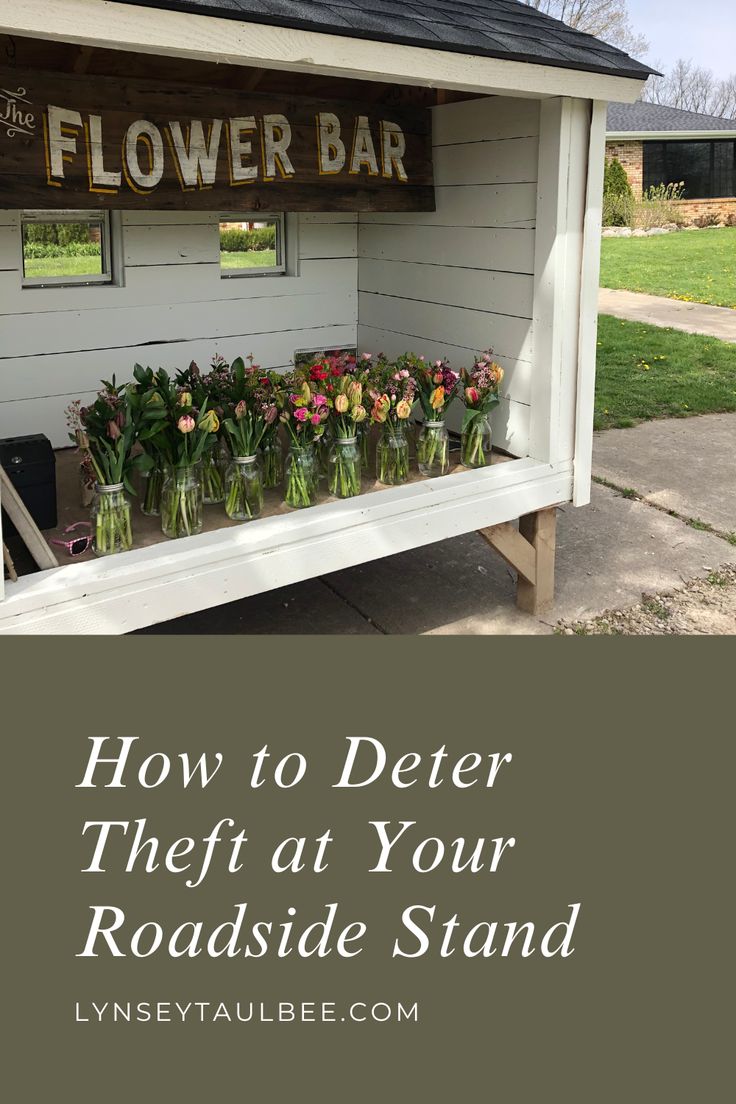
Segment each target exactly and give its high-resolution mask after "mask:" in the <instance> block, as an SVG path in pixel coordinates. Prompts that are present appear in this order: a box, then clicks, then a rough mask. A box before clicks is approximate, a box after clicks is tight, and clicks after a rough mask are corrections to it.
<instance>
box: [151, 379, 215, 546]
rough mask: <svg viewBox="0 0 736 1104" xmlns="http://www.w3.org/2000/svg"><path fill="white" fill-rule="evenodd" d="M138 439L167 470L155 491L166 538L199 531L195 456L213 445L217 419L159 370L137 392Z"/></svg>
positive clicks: (200, 496)
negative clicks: (158, 493)
mask: <svg viewBox="0 0 736 1104" xmlns="http://www.w3.org/2000/svg"><path fill="white" fill-rule="evenodd" d="M138 399H139V412H140V419H141V428H140V430H139V434H138V436H139V440H140V441H141V443H142V444H143V445H144V447H145V446H146V445H149V447H151V448H152V449H153V450H155V451H156V453H157V454H158V455H159V456H161V457H164V458H165V460H166V463H167V472H166V477H165V480H164V486H163V491H162V495H161V528H162V530H163V532H164V534H165V535H166V536H167V537H185V536H186V537H189V536H192V535H193V534H195V533H199V532H201V530H202V521H203V518H202V507H203V504H204V495H203V489H202V477H201V468H200V461H201V459H202V456H203V455H204V453H205V452H206V451H207V450H208V449H211V448H213V447H214V445H215V442H216V440H217V432H218V430H219V428H220V420H219V418H218V416H217V414H216V413H215V411H214V410H209V409H208V408H207V399H205V400H204V402H203V405H202V406H201V407H200V408H199V409H198V408H197V407H196V406H195V405H194V402H193V397H192V393H191V392H190V391H181V390H179V388H177V387H176V385H175V384H173V383H172V382H171V381H170V380H169V378H168V376H167V375H166V373H165V372H163V371H159V372H158V373H157V379H156V385H155V388H154V389H153V390H150V391H148V392H144V393H143V394H141V395H139V396H138Z"/></svg>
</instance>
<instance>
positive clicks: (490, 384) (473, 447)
mask: <svg viewBox="0 0 736 1104" xmlns="http://www.w3.org/2000/svg"><path fill="white" fill-rule="evenodd" d="M492 354H493V350H492V349H488V350H487V352H485V353H482V354H481V356H480V357H479V358H478V360H477V361H476V362H475V364H474V365H473V368H472V369H471V370H470V371H469V372H468V371H467V370H466V369H463V372H462V382H463V391H462V393H461V399H462V401H463V403H464V404H465V414H464V416H463V424H462V437H461V446H460V449H461V452H460V455H461V460H462V463H463V464H464V465H465V466H466V467H467V468H483V467H485V466H486V465H487V464H490V462H491V427H490V424H489V422H488V415H489V413H490V412H491V410H493V408H494V406H498V404H499V402H500V399H499V397H498V388H499V385H500V383H501V380H502V379H503V368H502V367H501V366H500V364H496V362H495V361H494V360H493V355H492Z"/></svg>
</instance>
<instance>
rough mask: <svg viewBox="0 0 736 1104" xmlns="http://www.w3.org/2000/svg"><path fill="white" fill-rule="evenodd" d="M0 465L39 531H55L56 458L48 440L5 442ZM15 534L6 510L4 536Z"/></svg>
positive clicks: (33, 438) (34, 437) (39, 436)
mask: <svg viewBox="0 0 736 1104" xmlns="http://www.w3.org/2000/svg"><path fill="white" fill-rule="evenodd" d="M0 464H1V465H2V466H3V468H4V469H5V474H6V475H7V477H8V479H9V480H10V482H11V483H12V484H13V486H14V487H15V489H16V491H17V492H18V494H19V495H20V497H21V498H22V500H23V502H24V503H25V505H26V507H27V509H28V512H29V514H30V515H31V517H32V518H33V520H34V521H35V523H36V525H37V526H38V528H39V529H55V528H56V521H57V516H56V457H55V456H54V450H53V449H52V447H51V442H50V441H49V439H48V437H44V435H43V434H42V433H32V434H30V435H29V436H27V437H5V438H3V439H2V440H0ZM15 533H16V528H15V526H14V525H13V523H12V522H11V521H10V518H9V517H8V516H7V514H6V512H5V510H3V534H4V535H11V536H12V535H14V534H15Z"/></svg>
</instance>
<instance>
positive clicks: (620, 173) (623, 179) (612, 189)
mask: <svg viewBox="0 0 736 1104" xmlns="http://www.w3.org/2000/svg"><path fill="white" fill-rule="evenodd" d="M633 211H634V193H633V192H632V191H631V185H630V184H629V178H628V176H627V175H626V169H625V168H624V167H623V165H622V164H621V162H620V161H619V160H618V158H616V157H612V158H611V160H610V161H606V167H605V169H604V172H603V225H604V226H630V225H631V219H632V215H633Z"/></svg>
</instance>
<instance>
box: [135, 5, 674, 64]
mask: <svg viewBox="0 0 736 1104" xmlns="http://www.w3.org/2000/svg"><path fill="white" fill-rule="evenodd" d="M118 2H119V3H125V4H135V5H136V6H138V7H141V6H142V7H149V8H165V9H169V10H171V11H182V12H190V13H194V14H196V15H210V16H219V17H221V18H225V19H237V20H240V21H242V22H245V23H265V24H268V25H270V26H277V27H293V28H297V29H299V30H308V31H320V32H322V33H323V34H334V35H341V36H344V37H349V38H366V39H371V40H373V41H377V42H396V43H401V44H403V45H409V46H420V47H423V48H424V49H434V50H448V51H452V52H454V53H460V54H473V55H476V56H477V55H484V56H487V57H493V58H503V59H505V60H509V61H523V62H532V63H535V64H537V65H550V66H555V67H558V68H564V69H580V70H585V71H587V72H592V73H605V74H607V75H608V76H615V77H633V78H635V79H638V80H644V79H645V78H646V77H647V76H648V75H649V74H650V73H653V72H654V70H653V69H651V68H650V67H649V66H647V65H643V64H642V63H641V62H638V61H635V60H634V59H633V58H631V57H629V55H628V54H625V53H624V52H623V51H621V50H618V49H616V47H614V46H609V45H608V44H607V43H605V42H601V41H600V39H597V38H593V37H592V35H587V34H583V33H582V32H580V31H576V30H573V29H572V28H571V27H568V26H567V25H566V24H565V23H561V22H560V21H559V20H558V19H552V18H551V17H550V16H548V15H545V14H544V13H543V12H540V11H537V10H536V8H531V7H529V6H528V5H527V4H524V3H521V0H118Z"/></svg>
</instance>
